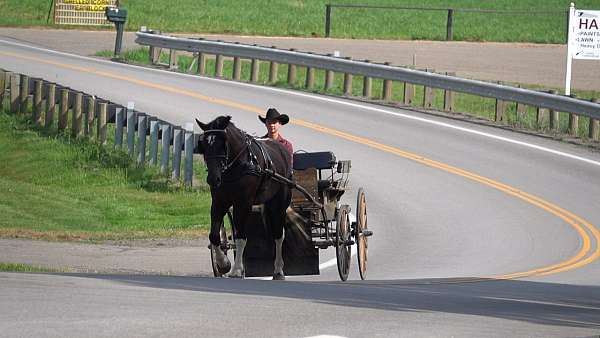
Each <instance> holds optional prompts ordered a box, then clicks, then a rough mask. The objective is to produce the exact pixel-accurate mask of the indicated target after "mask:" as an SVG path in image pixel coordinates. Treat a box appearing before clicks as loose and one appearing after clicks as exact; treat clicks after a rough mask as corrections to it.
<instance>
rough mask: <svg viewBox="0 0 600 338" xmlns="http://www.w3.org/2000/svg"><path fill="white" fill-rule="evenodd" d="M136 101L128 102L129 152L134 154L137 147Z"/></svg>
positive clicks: (130, 154) (131, 154)
mask: <svg viewBox="0 0 600 338" xmlns="http://www.w3.org/2000/svg"><path fill="white" fill-rule="evenodd" d="M134 107H135V103H133V102H127V153H128V154H129V156H133V151H134V147H135V115H136V114H135V111H134Z"/></svg>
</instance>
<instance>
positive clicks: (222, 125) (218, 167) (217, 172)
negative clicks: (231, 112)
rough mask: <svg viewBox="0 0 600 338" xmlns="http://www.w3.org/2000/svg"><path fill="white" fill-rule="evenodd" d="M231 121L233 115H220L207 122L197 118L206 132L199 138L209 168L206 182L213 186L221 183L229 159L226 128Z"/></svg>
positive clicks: (199, 144) (199, 124) (199, 145)
mask: <svg viewBox="0 0 600 338" xmlns="http://www.w3.org/2000/svg"><path fill="white" fill-rule="evenodd" d="M230 121H231V116H219V117H217V118H216V119H214V120H212V121H211V122H209V123H206V124H204V123H202V122H200V121H198V119H196V123H198V126H200V128H201V129H202V131H203V132H204V133H202V135H200V138H199V140H198V149H199V150H200V153H201V154H202V155H203V156H204V162H205V163H206V167H207V169H208V177H207V178H206V182H207V183H208V185H210V186H211V187H212V188H218V187H219V186H220V185H221V182H222V175H223V172H224V171H225V168H226V165H227V161H228V159H229V148H228V146H227V138H228V137H227V136H228V135H227V130H226V129H227V126H229V124H230Z"/></svg>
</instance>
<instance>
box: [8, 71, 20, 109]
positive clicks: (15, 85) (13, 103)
mask: <svg viewBox="0 0 600 338" xmlns="http://www.w3.org/2000/svg"><path fill="white" fill-rule="evenodd" d="M19 81H20V76H19V74H15V73H12V74H11V76H10V112H11V113H13V114H16V113H18V112H19V110H20V102H19V90H20V85H19Z"/></svg>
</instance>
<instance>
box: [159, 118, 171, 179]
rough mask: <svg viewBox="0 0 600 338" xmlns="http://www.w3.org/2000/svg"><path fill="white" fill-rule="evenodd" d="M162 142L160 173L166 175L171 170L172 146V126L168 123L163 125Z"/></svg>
mask: <svg viewBox="0 0 600 338" xmlns="http://www.w3.org/2000/svg"><path fill="white" fill-rule="evenodd" d="M161 141H162V157H161V159H160V173H161V174H162V175H166V174H167V170H168V169H169V150H170V145H171V125H170V124H168V123H163V124H162V132H161Z"/></svg>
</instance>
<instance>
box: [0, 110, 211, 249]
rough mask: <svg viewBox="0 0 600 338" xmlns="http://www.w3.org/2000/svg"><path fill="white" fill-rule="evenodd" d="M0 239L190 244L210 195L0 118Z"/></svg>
mask: <svg viewBox="0 0 600 338" xmlns="http://www.w3.org/2000/svg"><path fill="white" fill-rule="evenodd" d="M0 149H2V151H0V191H2V194H0V214H2V218H1V219H0V237H4V238H21V237H22V238H34V239H46V240H84V241H101V240H119V239H138V238H157V237H180V238H194V237H197V236H204V235H206V233H207V229H208V227H209V225H208V224H209V223H210V220H209V217H210V216H209V214H210V212H209V210H210V194H209V192H208V189H207V186H206V185H205V184H203V182H204V177H202V176H203V175H204V173H203V170H202V166H201V165H199V164H197V163H196V164H195V165H196V167H197V169H196V174H197V175H200V176H199V177H197V181H198V182H199V184H200V185H199V186H198V187H195V188H193V189H192V188H184V187H183V186H182V185H181V184H180V183H179V182H177V181H171V180H170V179H168V178H165V177H164V176H161V175H160V174H159V173H158V169H156V168H153V167H145V168H144V167H140V166H138V165H137V164H135V162H134V161H132V160H131V159H130V158H129V156H128V155H127V154H126V153H125V152H124V151H122V150H115V149H113V148H112V147H111V146H110V145H109V146H101V145H99V144H97V143H94V142H93V141H88V140H85V139H78V140H73V139H71V138H70V137H68V136H67V135H65V134H59V133H57V132H56V131H54V130H45V129H39V128H35V127H33V126H32V125H31V123H30V122H29V121H28V120H27V119H26V118H25V117H23V116H15V115H13V114H7V113H0Z"/></svg>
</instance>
